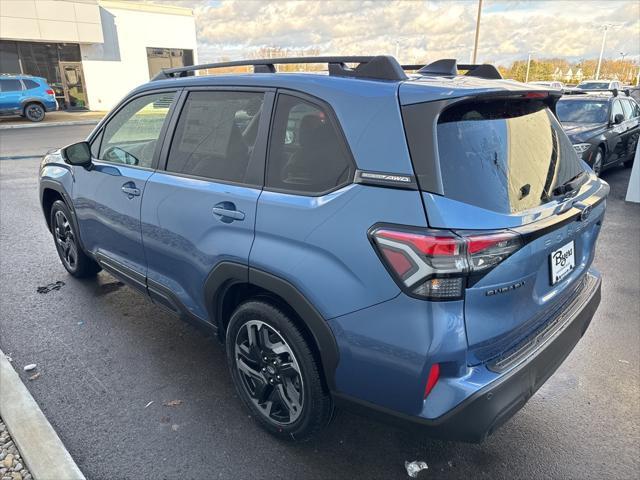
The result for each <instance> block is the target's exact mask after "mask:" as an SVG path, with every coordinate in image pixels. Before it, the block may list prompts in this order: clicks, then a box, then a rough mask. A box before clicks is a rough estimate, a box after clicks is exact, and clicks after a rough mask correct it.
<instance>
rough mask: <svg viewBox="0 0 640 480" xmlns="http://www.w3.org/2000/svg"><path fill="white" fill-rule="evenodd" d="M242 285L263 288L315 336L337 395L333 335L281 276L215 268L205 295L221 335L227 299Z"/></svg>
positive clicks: (235, 266)
mask: <svg viewBox="0 0 640 480" xmlns="http://www.w3.org/2000/svg"><path fill="white" fill-rule="evenodd" d="M239 283H247V284H249V285H254V286H256V287H260V288H262V289H264V290H266V291H269V292H271V293H273V294H274V295H277V296H278V297H280V298H282V299H283V300H284V301H285V302H287V304H288V305H289V307H291V309H292V310H293V311H294V312H295V313H296V314H297V315H298V317H299V318H300V320H301V321H302V322H303V323H304V326H305V327H306V328H307V330H308V331H309V332H310V334H311V335H312V336H313V340H314V341H315V344H316V347H317V350H318V353H319V355H320V362H321V364H322V365H321V366H322V370H323V371H324V374H325V381H326V382H327V386H328V387H329V390H330V391H332V392H333V391H335V371H336V368H337V366H338V361H339V358H340V357H339V353H338V344H337V343H336V340H335V337H334V335H333V332H332V331H331V328H330V327H329V325H328V323H327V321H326V320H325V319H324V318H323V317H322V315H321V314H320V312H319V311H318V310H317V309H316V308H315V307H314V306H313V304H312V303H311V302H310V301H309V300H308V299H307V298H306V297H305V296H304V295H303V294H302V293H301V292H300V291H299V290H298V289H297V288H296V287H295V286H294V285H292V284H291V283H290V282H288V281H287V280H284V279H283V278H280V277H278V276H277V275H273V274H271V273H268V272H265V271H263V270H260V269H257V268H253V267H249V266H248V265H243V264H240V263H237V262H232V261H223V262H220V263H218V264H217V265H216V266H215V267H214V268H213V270H212V271H211V273H209V276H208V277H207V280H206V282H205V287H204V294H205V298H206V299H207V302H208V303H207V308H208V313H209V317H210V318H211V319H212V320H213V322H214V323H215V324H216V326H217V329H218V332H219V333H220V335H224V328H223V327H224V325H222V324H221V322H222V320H223V319H222V307H223V302H224V298H225V295H226V294H227V293H228V292H229V289H230V288H231V287H232V286H233V285H236V284H239Z"/></svg>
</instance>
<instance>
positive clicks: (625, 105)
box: [620, 98, 633, 120]
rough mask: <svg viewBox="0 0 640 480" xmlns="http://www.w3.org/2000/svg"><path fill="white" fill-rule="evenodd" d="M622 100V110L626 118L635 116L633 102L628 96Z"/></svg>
mask: <svg viewBox="0 0 640 480" xmlns="http://www.w3.org/2000/svg"><path fill="white" fill-rule="evenodd" d="M620 102H622V110H623V111H624V118H625V120H629V119H630V118H633V110H632V106H631V102H630V101H629V100H627V99H626V98H623V99H622V100H620Z"/></svg>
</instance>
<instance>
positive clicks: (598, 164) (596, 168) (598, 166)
mask: <svg viewBox="0 0 640 480" xmlns="http://www.w3.org/2000/svg"><path fill="white" fill-rule="evenodd" d="M601 172H602V151H601V150H598V153H596V159H595V160H594V161H593V173H595V174H596V176H598V177H599V176H600V173H601Z"/></svg>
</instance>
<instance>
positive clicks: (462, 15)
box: [150, 0, 640, 65]
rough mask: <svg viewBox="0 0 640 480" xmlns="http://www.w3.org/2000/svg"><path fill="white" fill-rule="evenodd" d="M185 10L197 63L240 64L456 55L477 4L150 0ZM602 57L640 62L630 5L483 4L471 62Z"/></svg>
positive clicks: (589, 0) (635, 11)
mask: <svg viewBox="0 0 640 480" xmlns="http://www.w3.org/2000/svg"><path fill="white" fill-rule="evenodd" d="M150 1H152V2H153V3H163V2H164V3H168V4H173V5H180V6H185V7H190V8H192V9H193V12H194V16H195V19H196V28H197V35H198V56H199V61H200V62H209V61H216V60H220V59H222V58H225V59H238V58H246V57H247V56H250V55H251V53H253V52H255V51H256V50H257V49H259V48H260V47H265V46H267V47H272V46H275V47H281V48H285V49H289V50H294V51H295V52H296V53H298V52H299V53H300V54H304V51H305V50H310V49H316V50H318V51H319V53H320V54H321V55H334V54H341V55H376V54H391V55H396V52H397V53H398V59H399V60H400V62H404V63H420V62H429V61H433V60H436V59H438V58H458V60H459V61H460V62H463V61H464V62H468V61H469V60H470V56H471V52H472V50H473V42H474V32H475V22H476V14H477V8H478V1H477V0H468V1H465V0H457V1H426V0H415V1H413V0H389V1H385V0H327V1H314V0H308V1H286V0H278V1H266V0H265V1H254V0H166V2H165V1H164V0H150ZM604 24H610V25H611V27H610V29H609V30H608V31H607V41H606V45H605V52H604V56H605V58H621V53H625V54H626V55H627V56H626V58H627V59H634V60H635V61H637V62H640V2H639V1H637V0H627V1H615V0H599V1H598V0H586V1H584V0H583V1H579V0H569V1H563V0H556V1H542V0H534V1H498V0H485V1H484V3H483V9H482V19H481V26H480V43H479V50H478V62H491V63H496V64H501V65H508V64H510V63H511V62H512V61H514V60H524V59H526V58H527V54H528V53H529V52H531V53H532V57H534V58H535V57H539V58H552V57H560V58H566V59H568V60H570V61H578V60H580V59H583V58H584V59H586V58H596V57H597V56H598V55H599V53H600V46H601V42H602V34H603V25H604Z"/></svg>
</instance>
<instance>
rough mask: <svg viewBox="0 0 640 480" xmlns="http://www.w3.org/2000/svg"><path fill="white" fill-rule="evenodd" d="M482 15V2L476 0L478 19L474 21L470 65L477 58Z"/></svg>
mask: <svg viewBox="0 0 640 480" xmlns="http://www.w3.org/2000/svg"><path fill="white" fill-rule="evenodd" d="M481 13H482V0H478V18H477V20H476V39H475V42H474V43H473V57H472V58H471V63H476V59H477V58H478V39H479V38H480V14H481Z"/></svg>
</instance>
